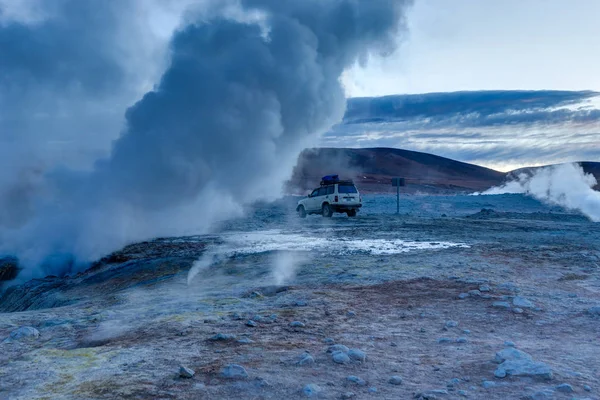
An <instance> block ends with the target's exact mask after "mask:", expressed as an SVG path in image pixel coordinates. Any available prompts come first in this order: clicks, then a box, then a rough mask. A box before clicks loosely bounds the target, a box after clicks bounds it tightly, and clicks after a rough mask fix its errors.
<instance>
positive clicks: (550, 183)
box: [481, 164, 600, 222]
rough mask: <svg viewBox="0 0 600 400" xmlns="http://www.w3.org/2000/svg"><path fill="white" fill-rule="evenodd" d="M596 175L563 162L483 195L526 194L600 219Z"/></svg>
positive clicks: (522, 174) (520, 177)
mask: <svg viewBox="0 0 600 400" xmlns="http://www.w3.org/2000/svg"><path fill="white" fill-rule="evenodd" d="M596 184H597V182H596V178H594V176H593V175H591V174H586V173H585V172H584V171H583V168H581V166H580V165H578V164H561V165H555V166H551V167H546V168H540V169H538V170H535V171H534V172H533V174H527V173H521V174H519V176H518V177H517V179H515V180H513V181H510V182H507V183H506V184H504V185H502V186H498V187H493V188H491V189H488V190H487V191H485V192H483V193H481V194H484V195H485V194H504V193H523V194H527V195H529V196H532V197H535V198H536V199H538V200H540V201H543V202H545V203H549V204H554V205H559V206H562V207H565V208H567V209H570V210H578V211H580V212H581V213H583V214H585V215H586V216H588V217H589V218H590V219H591V220H592V221H594V222H600V192H597V191H595V190H594V189H592V188H593V187H594V186H595V185H596Z"/></svg>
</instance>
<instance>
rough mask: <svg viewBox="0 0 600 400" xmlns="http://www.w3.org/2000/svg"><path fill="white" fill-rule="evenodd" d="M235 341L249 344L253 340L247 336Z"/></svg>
mask: <svg viewBox="0 0 600 400" xmlns="http://www.w3.org/2000/svg"><path fill="white" fill-rule="evenodd" d="M237 342H238V343H240V344H251V343H254V340H252V339H248V338H242V339H240V340H238V341H237Z"/></svg>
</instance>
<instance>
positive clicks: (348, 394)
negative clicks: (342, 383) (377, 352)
mask: <svg viewBox="0 0 600 400" xmlns="http://www.w3.org/2000/svg"><path fill="white" fill-rule="evenodd" d="M354 396H355V394H354V393H353V392H346V393H342V399H351V398H353V397H354Z"/></svg>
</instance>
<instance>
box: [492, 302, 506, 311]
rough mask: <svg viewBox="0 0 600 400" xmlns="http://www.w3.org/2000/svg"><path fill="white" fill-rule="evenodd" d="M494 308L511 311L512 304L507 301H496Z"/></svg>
mask: <svg viewBox="0 0 600 400" xmlns="http://www.w3.org/2000/svg"><path fill="white" fill-rule="evenodd" d="M492 307H494V308H502V309H505V310H508V309H510V304H509V303H508V302H507V301H495V302H493V303H492Z"/></svg>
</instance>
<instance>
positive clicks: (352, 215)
mask: <svg viewBox="0 0 600 400" xmlns="http://www.w3.org/2000/svg"><path fill="white" fill-rule="evenodd" d="M346 214H348V216H349V217H356V210H348V211H347V212H346Z"/></svg>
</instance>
